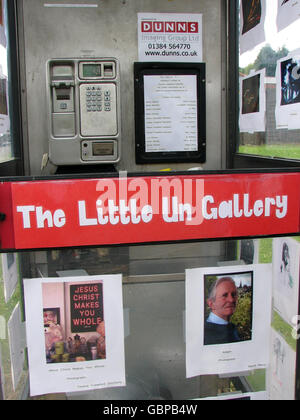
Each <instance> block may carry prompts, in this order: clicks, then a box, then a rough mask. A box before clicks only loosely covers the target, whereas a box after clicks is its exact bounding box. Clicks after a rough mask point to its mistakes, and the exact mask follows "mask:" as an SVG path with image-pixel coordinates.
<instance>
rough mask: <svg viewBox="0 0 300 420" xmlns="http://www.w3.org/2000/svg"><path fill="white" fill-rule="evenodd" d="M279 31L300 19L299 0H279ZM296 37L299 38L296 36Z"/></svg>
mask: <svg viewBox="0 0 300 420" xmlns="http://www.w3.org/2000/svg"><path fill="white" fill-rule="evenodd" d="M277 2H278V11H277V29H278V32H280V31H282V30H283V29H284V28H286V27H287V26H289V25H290V24H291V23H293V22H295V21H296V20H297V19H299V18H300V1H299V0H277ZM295 36H297V35H296V34H295Z"/></svg>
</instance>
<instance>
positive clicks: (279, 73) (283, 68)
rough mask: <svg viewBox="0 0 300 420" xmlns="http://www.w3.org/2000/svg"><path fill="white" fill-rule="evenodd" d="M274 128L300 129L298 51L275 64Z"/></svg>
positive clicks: (299, 54) (299, 60) (299, 62)
mask: <svg viewBox="0 0 300 420" xmlns="http://www.w3.org/2000/svg"><path fill="white" fill-rule="evenodd" d="M276 87H277V89H276V110H275V114H276V127H277V128H278V129H280V128H288V129H289V130H296V129H299V128H300V50H297V51H294V52H292V53H290V54H289V55H288V56H287V57H284V58H282V59H280V60H278V62H277V68H276Z"/></svg>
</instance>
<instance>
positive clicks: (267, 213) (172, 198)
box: [0, 173, 300, 250]
mask: <svg viewBox="0 0 300 420" xmlns="http://www.w3.org/2000/svg"><path fill="white" fill-rule="evenodd" d="M123 175H124V174H123ZM299 181H300V174H299V173H267V174H260V173H259V174H249V173H244V174H225V175H224V174H217V175H211V174H207V175H205V174H204V175H198V174H197V175H186V176H174V175H172V176H166V175H164V176H143V177H130V178H127V177H126V176H123V177H116V178H101V179H72V180H41V181H25V182H4V183H2V184H1V185H0V212H1V213H4V214H5V215H6V218H5V220H4V221H2V222H0V239H1V248H2V249H16V250H18V249H42V248H54V247H73V246H89V245H113V244H133V243H152V242H166V241H188V240H202V239H223V238H238V237H245V236H269V235H274V236H275V235H282V234H284V235H285V234H286V235H288V234H295V233H298V232H299V214H300V213H299V210H300V194H299V185H300V182H299Z"/></svg>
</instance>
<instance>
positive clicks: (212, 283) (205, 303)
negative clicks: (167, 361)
mask: <svg viewBox="0 0 300 420" xmlns="http://www.w3.org/2000/svg"><path fill="white" fill-rule="evenodd" d="M271 290H272V266H271V264H254V265H241V266H226V267H207V268H195V269H191V270H186V374H187V378H191V377H194V376H198V375H212V374H228V373H233V372H243V371H247V370H251V369H263V368H266V366H267V364H268V362H269V357H270V352H269V346H270V340H269V335H268V332H269V331H270V328H271V296H272V293H271Z"/></svg>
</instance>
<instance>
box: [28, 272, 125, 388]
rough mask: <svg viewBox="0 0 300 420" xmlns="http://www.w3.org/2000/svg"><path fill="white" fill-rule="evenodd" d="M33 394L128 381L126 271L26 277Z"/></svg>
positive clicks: (106, 385)
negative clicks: (125, 311) (125, 309)
mask: <svg viewBox="0 0 300 420" xmlns="http://www.w3.org/2000/svg"><path fill="white" fill-rule="evenodd" d="M24 292H25V309H26V332H27V343H28V360H29V374H30V395H41V394H49V393H57V392H76V391H77V392H78V391H90V390H94V389H101V388H112V387H120V386H125V361H124V325H123V304H122V276H121V275H103V276H102V275H101V276H85V277H84V276H81V277H57V278H38V279H26V280H24Z"/></svg>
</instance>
